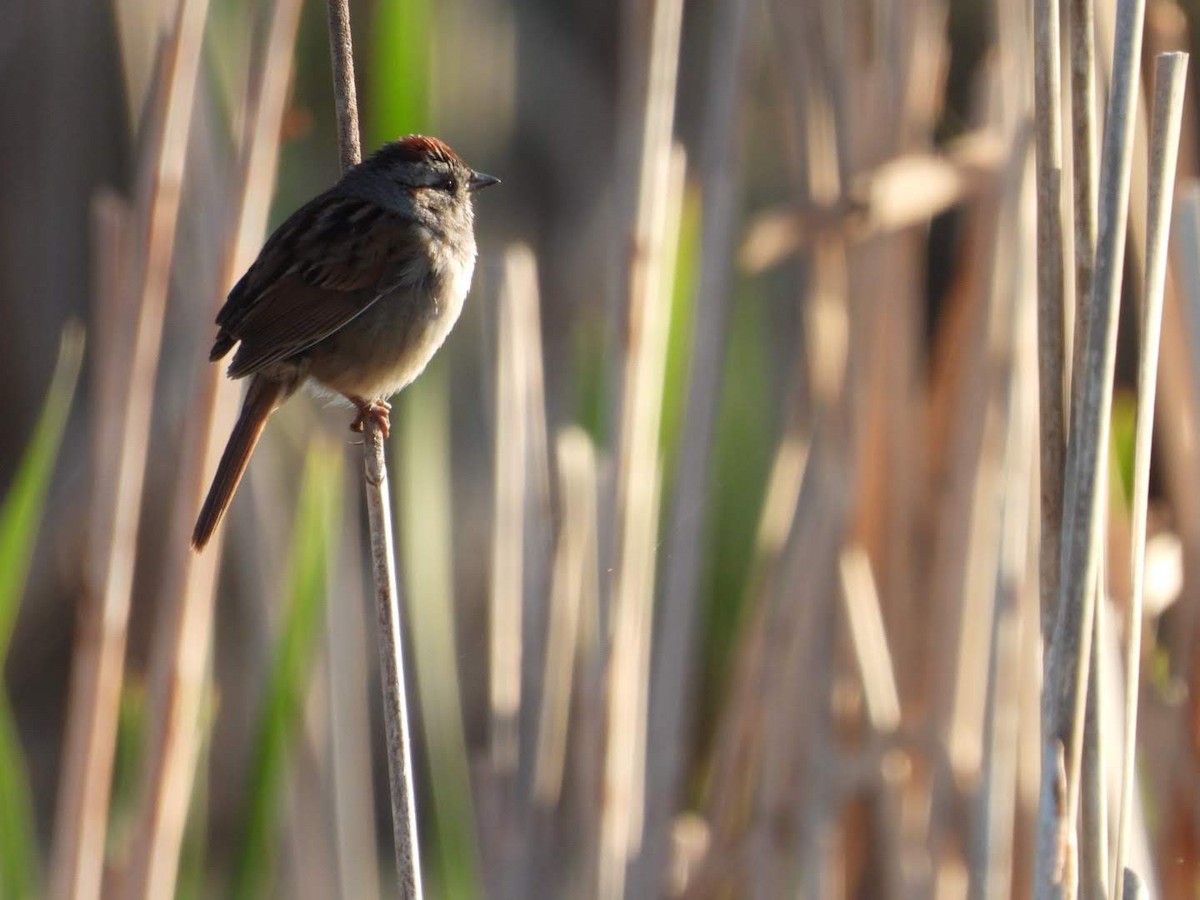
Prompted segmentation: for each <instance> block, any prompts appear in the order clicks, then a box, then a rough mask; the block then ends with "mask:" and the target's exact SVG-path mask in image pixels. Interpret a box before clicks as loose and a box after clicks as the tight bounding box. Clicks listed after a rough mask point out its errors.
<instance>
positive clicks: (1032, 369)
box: [970, 267, 1037, 900]
mask: <svg viewBox="0 0 1200 900" xmlns="http://www.w3.org/2000/svg"><path fill="white" fill-rule="evenodd" d="M1027 268H1028V267H1027ZM1031 274H1032V273H1030V274H1029V275H1026V276H1025V279H1024V280H1026V281H1028V280H1029V279H1030V275H1031ZM1022 293H1024V294H1025V295H1026V296H1029V297H1032V296H1033V295H1034V292H1033V291H1026V290H1024V289H1023V290H1022ZM1015 319H1016V320H1015V323H1014V326H1013V327H1014V340H1013V365H1012V372H1011V383H1010V388H1009V391H1010V394H1009V401H1008V402H1009V410H1008V434H1007V437H1006V443H1007V447H1006V449H1005V462H1004V484H1003V487H1002V490H1003V492H1004V497H1003V501H1002V502H1003V513H1002V515H1003V524H1002V531H1001V536H1000V541H1001V546H1000V557H999V567H998V570H997V578H996V589H995V597H994V606H993V612H992V619H993V621H992V626H991V633H990V646H989V649H988V657H989V670H990V671H989V673H988V678H987V691H988V693H987V699H986V701H985V709H984V717H983V721H984V737H983V758H982V760H981V764H980V780H981V782H982V788H981V791H980V799H979V820H978V831H977V832H976V834H975V840H974V847H975V848H976V857H975V862H974V864H973V865H972V866H971V869H972V873H971V874H972V879H971V893H970V897H971V898H972V900H1007V898H1010V897H1012V896H1013V890H1012V885H1013V880H1014V877H1015V875H1016V874H1017V870H1015V868H1014V842H1015V835H1014V823H1015V821H1016V815H1017V810H1016V794H1017V778H1018V768H1019V743H1018V734H1019V730H1020V724H1021V721H1020V720H1021V704H1020V677H1021V676H1020V673H1021V655H1022V638H1023V633H1022V632H1023V630H1024V629H1023V621H1024V620H1025V619H1026V617H1027V616H1028V613H1027V612H1026V610H1025V609H1023V606H1025V605H1026V604H1024V602H1023V598H1022V595H1023V594H1025V595H1028V593H1029V592H1028V591H1027V590H1026V589H1025V586H1026V584H1028V583H1036V578H1030V575H1031V573H1032V571H1033V568H1034V562H1035V559H1034V554H1033V553H1031V552H1029V551H1030V546H1029V545H1030V537H1029V535H1030V529H1029V523H1030V521H1031V520H1032V517H1033V515H1036V511H1035V510H1034V509H1033V508H1032V507H1033V503H1032V493H1031V490H1030V485H1031V483H1032V482H1033V459H1034V457H1035V455H1036V452H1037V451H1036V450H1035V448H1034V441H1035V440H1036V434H1035V432H1034V430H1033V428H1032V424H1033V422H1035V421H1036V413H1035V410H1036V405H1037V388H1036V386H1035V385H1036V378H1037V359H1036V355H1035V354H1034V353H1032V352H1030V349H1031V348H1032V347H1033V346H1035V345H1036V344H1035V341H1034V340H1031V338H1033V335H1034V331H1035V329H1036V323H1035V321H1034V319H1035V310H1034V309H1033V308H1032V304H1030V303H1025V302H1018V305H1017V309H1016V310H1015ZM1027 579H1028V581H1027ZM1028 617H1029V618H1033V617H1032V616H1028Z"/></svg>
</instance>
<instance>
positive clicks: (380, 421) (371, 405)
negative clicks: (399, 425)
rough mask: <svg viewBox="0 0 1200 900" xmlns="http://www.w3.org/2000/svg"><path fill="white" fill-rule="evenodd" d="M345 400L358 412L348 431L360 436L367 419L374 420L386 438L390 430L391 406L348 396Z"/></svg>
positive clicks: (378, 401) (383, 401) (384, 401)
mask: <svg viewBox="0 0 1200 900" xmlns="http://www.w3.org/2000/svg"><path fill="white" fill-rule="evenodd" d="M346 399H347V400H349V401H350V402H351V403H353V404H354V408H355V409H357V410H358V418H356V419H355V420H354V421H353V422H351V423H350V430H351V431H353V432H355V433H357V434H362V431H363V428H364V427H366V424H367V420H368V419H374V420H375V422H376V424H377V425H379V430H380V431H381V432H382V433H383V436H384V437H385V438H386V437H387V436H388V434H389V433H390V432H391V430H392V420H391V418H390V413H391V409H392V404H390V403H388V402H387V401H386V400H364V399H363V398H362V397H354V396H351V395H349V394H347V395H346Z"/></svg>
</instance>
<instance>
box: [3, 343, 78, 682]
mask: <svg viewBox="0 0 1200 900" xmlns="http://www.w3.org/2000/svg"><path fill="white" fill-rule="evenodd" d="M82 361H83V331H82V329H81V328H80V327H79V326H78V325H75V324H70V325H68V326H67V327H66V329H65V330H64V331H63V336H62V343H61V345H60V346H59V351H58V363H57V364H56V365H55V367H54V375H53V377H52V378H51V380H50V390H49V391H48V392H47V394H46V401H45V403H44V404H43V406H42V414H41V416H40V417H39V418H38V422H37V425H36V426H35V428H34V431H33V437H32V439H31V440H30V441H29V446H28V447H26V448H25V455H24V456H23V457H22V458H21V462H20V464H19V465H18V466H17V473H16V475H15V476H14V477H13V481H12V484H11V485H10V486H9V488H8V493H7V495H6V496H5V498H4V505H3V506H0V660H3V659H4V658H5V657H6V656H7V655H8V642H9V640H10V638H11V637H12V627H13V621H14V620H15V619H16V615H17V605H18V604H19V603H20V599H21V594H22V592H23V591H24V589H25V578H26V576H27V575H28V574H29V562H30V559H31V558H32V556H33V546H34V540H35V539H36V538H37V532H38V526H39V524H40V523H41V520H42V508H43V506H44V505H45V502H46V491H47V489H48V488H49V486H50V475H51V473H52V472H53V471H54V461H55V460H56V459H57V458H58V447H59V444H60V443H61V442H62V434H63V429H64V428H65V427H66V424H67V412H68V411H69V410H70V408H71V400H72V398H73V397H74V396H75V384H76V382H78V380H79V368H80V365H81V364H82Z"/></svg>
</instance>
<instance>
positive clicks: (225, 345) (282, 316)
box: [213, 193, 424, 378]
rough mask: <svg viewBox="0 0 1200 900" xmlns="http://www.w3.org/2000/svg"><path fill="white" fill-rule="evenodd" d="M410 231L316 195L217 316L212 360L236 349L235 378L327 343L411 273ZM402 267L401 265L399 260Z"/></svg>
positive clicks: (366, 207) (364, 206)
mask: <svg viewBox="0 0 1200 900" xmlns="http://www.w3.org/2000/svg"><path fill="white" fill-rule="evenodd" d="M414 239H415V238H414V235H413V233H412V229H411V227H409V226H406V224H405V223H404V222H403V221H401V220H400V219H398V218H396V217H394V216H393V215H391V214H389V213H388V212H386V211H384V210H383V209H381V208H379V207H378V206H375V205H374V204H371V203H368V202H366V201H363V200H358V199H355V198H348V197H338V196H336V195H332V194H328V193H327V194H323V195H321V196H319V197H317V198H315V199H314V200H312V201H310V202H309V203H308V204H306V205H305V206H303V207H301V208H300V209H299V210H297V211H296V212H295V213H294V214H293V215H292V216H291V217H290V218H289V219H288V220H287V221H286V222H284V223H283V225H281V226H280V227H279V229H278V230H277V231H276V232H275V233H274V234H273V235H272V236H271V238H270V240H268V241H267V243H266V245H265V246H264V247H263V249H262V252H261V253H260V254H259V256H258V259H257V260H255V262H254V265H252V266H251V267H250V269H249V270H248V271H247V272H246V274H245V275H244V276H243V277H242V279H241V280H240V281H239V282H238V283H237V285H235V286H234V288H233V290H232V291H230V293H229V298H228V300H226V302H225V305H224V307H222V309H221V312H220V314H219V315H218V316H217V324H218V325H220V326H221V332H220V334H219V335H218V337H217V342H216V344H215V345H214V347H213V355H214V358H216V357H219V356H221V355H224V352H226V351H227V350H228V349H229V347H230V346H232V344H233V342H235V341H240V342H241V346H239V347H238V351H237V353H236V354H235V356H234V359H233V364H232V365H231V366H230V369H229V374H230V375H231V376H233V377H235V378H238V377H241V376H243V375H248V374H250V373H252V372H255V371H258V370H259V369H261V368H262V367H263V366H266V365H269V364H271V363H273V362H276V361H278V360H281V359H286V358H287V357H289V356H292V355H294V354H296V353H299V352H301V351H302V350H304V349H306V348H307V347H310V346H312V345H313V344H315V343H316V342H317V341H320V340H321V339H322V338H325V337H327V336H328V335H330V334H332V333H333V332H335V331H337V330H338V329H339V328H341V327H342V326H344V325H345V324H346V323H347V322H349V321H350V320H351V319H353V318H354V317H355V316H358V315H360V314H361V313H362V312H363V311H364V310H365V309H367V308H368V307H369V306H370V305H371V304H372V303H374V302H375V301H376V300H377V299H379V297H380V296H382V295H383V294H386V293H388V292H389V291H391V290H394V289H395V288H396V287H399V286H400V285H402V284H404V283H405V281H407V280H409V279H413V280H415V279H419V278H420V277H422V275H423V274H424V273H423V272H422V271H414V269H416V268H417V267H415V266H414V265H412V261H413V260H423V259H424V255H423V254H420V253H416V252H414V250H415V248H414V247H412V246H411V245H412V242H413V241H414ZM406 261H408V265H405V262H406Z"/></svg>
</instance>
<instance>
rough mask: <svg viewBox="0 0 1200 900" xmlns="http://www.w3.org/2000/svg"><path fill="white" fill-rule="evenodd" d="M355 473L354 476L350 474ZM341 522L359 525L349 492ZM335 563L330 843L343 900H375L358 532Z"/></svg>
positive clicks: (330, 630) (348, 534)
mask: <svg viewBox="0 0 1200 900" xmlns="http://www.w3.org/2000/svg"><path fill="white" fill-rule="evenodd" d="M356 474H357V473H356ZM343 502H344V503H346V504H347V508H346V513H345V521H346V522H358V521H360V512H359V508H358V506H357V504H356V502H355V497H354V494H353V493H352V492H347V493H346V494H345V497H344V500H343ZM338 552H339V553H340V556H341V565H336V566H330V567H329V570H328V572H327V573H326V578H327V581H328V588H327V590H328V596H329V597H330V598H335V597H336V598H337V602H332V603H326V604H325V639H326V649H325V653H326V656H327V658H328V660H329V663H328V666H327V668H328V670H329V671H328V677H329V686H328V691H329V722H328V725H329V728H328V741H329V757H330V770H331V788H330V794H331V795H332V796H331V804H330V805H331V806H332V818H333V832H334V834H333V840H334V842H335V847H336V865H337V878H338V882H337V883H338V888H339V890H340V894H339V896H340V897H342V898H343V900H350V898H362V900H375V898H377V897H379V865H378V848H377V846H376V840H375V797H374V792H373V790H372V788H373V784H372V778H371V717H370V714H369V710H370V706H369V703H368V697H367V693H366V690H365V688H366V686H367V685H368V684H369V682H370V671H369V666H368V659H369V657H368V655H367V651H368V645H367V629H366V621H365V619H364V617H363V611H364V609H365V605H364V601H365V595H364V592H363V583H362V574H361V567H360V565H359V561H360V560H361V559H362V538H361V536H360V532H359V529H357V528H346V529H344V530H343V533H342V535H341V547H340V548H339V551H338Z"/></svg>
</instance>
